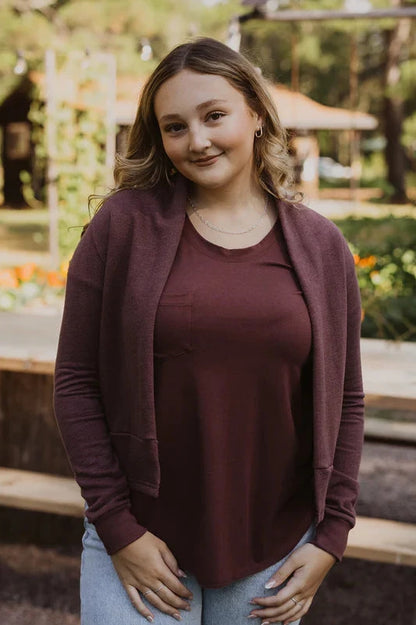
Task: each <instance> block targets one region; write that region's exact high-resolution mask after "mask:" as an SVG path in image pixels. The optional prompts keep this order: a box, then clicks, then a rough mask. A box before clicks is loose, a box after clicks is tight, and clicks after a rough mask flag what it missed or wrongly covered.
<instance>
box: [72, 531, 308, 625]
mask: <svg viewBox="0 0 416 625" xmlns="http://www.w3.org/2000/svg"><path fill="white" fill-rule="evenodd" d="M84 523H85V533H84V536H83V539H82V543H83V552H82V558H81V625H145V623H147V625H148V621H147V620H146V619H145V617H144V616H142V615H141V614H140V613H139V612H138V611H137V610H136V608H134V607H133V606H132V604H131V603H130V600H129V598H128V596H127V593H126V591H125V590H124V587H123V586H122V584H121V582H120V580H119V578H118V575H117V573H116V571H115V569H114V567H113V563H112V560H111V558H110V556H109V555H108V554H107V551H106V549H105V547H104V545H103V543H102V541H101V539H100V538H99V536H98V534H97V532H96V530H95V527H94V525H92V524H91V523H89V522H88V521H87V520H86V519H85V521H84ZM314 531H315V528H314V526H311V527H310V528H309V529H308V530H307V532H306V533H305V535H304V536H303V537H302V538H301V540H300V541H299V543H298V544H297V545H296V546H297V547H299V546H300V545H302V544H304V543H306V542H308V541H309V540H311V538H312V537H313V535H314ZM288 555H289V554H288ZM287 557H288V556H286V557H285V558H283V559H282V560H280V561H279V562H276V563H275V564H273V565H272V566H269V567H268V568H267V569H265V570H264V571H260V572H259V573H254V575H249V576H248V577H244V578H243V579H239V580H237V581H235V582H233V583H231V584H229V585H228V586H224V587H223V588H201V586H200V585H199V583H198V582H197V580H196V578H195V577H194V576H193V575H192V574H190V573H189V572H188V571H186V574H187V575H188V577H186V578H183V579H181V582H182V583H183V584H184V585H185V586H186V587H187V588H189V590H190V591H191V592H192V593H193V599H192V601H191V610H190V612H187V611H186V610H180V614H181V616H182V621H181V622H182V624H183V625H242V624H247V625H251V624H252V625H260V623H261V620H266V619H248V618H247V616H248V615H249V613H250V611H251V610H252V609H253V608H254V607H255V606H253V605H251V604H249V601H250V599H251V598H252V597H256V596H261V595H263V596H270V595H272V594H275V593H276V591H277V590H276V588H273V589H271V590H266V589H265V588H264V585H265V583H266V582H267V581H268V579H269V577H271V575H272V574H273V573H274V572H275V571H276V569H277V568H278V567H279V566H280V565H281V564H283V562H284V561H285V560H286V558H287ZM142 598H143V601H144V602H145V603H147V602H146V598H145V597H143V595H142ZM147 605H148V607H149V608H150V610H151V611H152V613H153V614H154V616H155V619H154V621H153V622H154V625H173V623H175V622H178V621H176V620H175V619H174V618H173V617H172V616H169V615H168V614H165V613H164V612H160V610H158V609H157V608H155V607H154V606H153V605H151V604H150V603H147ZM299 623H300V620H298V621H294V622H293V624H292V625H298V624H299Z"/></svg>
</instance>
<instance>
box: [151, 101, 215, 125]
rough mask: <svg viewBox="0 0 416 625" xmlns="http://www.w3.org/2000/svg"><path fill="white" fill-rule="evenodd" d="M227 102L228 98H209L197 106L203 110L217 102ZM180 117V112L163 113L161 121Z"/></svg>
mask: <svg viewBox="0 0 416 625" xmlns="http://www.w3.org/2000/svg"><path fill="white" fill-rule="evenodd" d="M224 102H226V100H220V99H215V100H207V101H206V102H201V104H198V106H197V107H196V110H197V111H201V110H203V109H206V108H209V107H210V106H214V105H216V104H221V103H224ZM178 117H180V115H179V113H171V114H169V115H163V117H161V118H160V120H159V123H160V124H162V123H165V122H170V121H172V120H175V119H178Z"/></svg>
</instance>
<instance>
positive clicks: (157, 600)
mask: <svg viewBox="0 0 416 625" xmlns="http://www.w3.org/2000/svg"><path fill="white" fill-rule="evenodd" d="M146 599H147V601H149V603H151V604H152V605H154V606H155V608H157V609H158V610H160V611H161V612H164V613H165V614H169V615H170V616H173V618H175V619H176V620H177V621H180V620H181V619H182V617H181V615H180V614H179V610H178V608H176V607H174V606H172V605H169V604H168V603H166V601H163V599H162V598H161V597H160V596H159V595H158V594H157V593H156V592H153V591H152V592H150V593H149V594H147V595H146Z"/></svg>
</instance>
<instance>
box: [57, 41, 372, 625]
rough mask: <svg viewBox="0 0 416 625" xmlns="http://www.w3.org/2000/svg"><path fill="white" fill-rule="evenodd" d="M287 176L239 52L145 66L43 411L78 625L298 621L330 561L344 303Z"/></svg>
mask: <svg viewBox="0 0 416 625" xmlns="http://www.w3.org/2000/svg"><path fill="white" fill-rule="evenodd" d="M289 175H290V169H289V165H288V156H287V151H286V144H285V137H284V132H283V130H282V127H281V125H280V123H279V119H278V116H277V113H276V110H275V108H274V105H273V103H272V101H271V98H270V96H269V94H268V93H267V89H266V88H265V85H264V83H263V80H262V79H261V77H260V76H259V75H258V73H257V71H256V70H255V68H254V67H253V66H252V65H251V64H250V63H249V62H248V61H247V60H246V59H245V58H244V57H242V56H241V55H239V54H237V53H236V52H233V51H232V50H230V49H229V48H227V47H226V46H224V45H223V44H221V43H219V42H217V41H215V40H212V39H202V40H198V41H196V42H194V43H189V44H184V45H181V46H179V47H177V48H176V49H174V50H173V51H172V52H171V53H170V54H169V55H168V56H167V57H166V58H165V59H164V60H163V61H162V62H161V63H160V65H159V66H158V67H157V69H156V70H155V71H154V73H153V74H152V76H151V77H150V79H149V80H148V82H147V84H146V86H145V88H144V90H143V93H142V95H141V100H140V104H139V107H138V112H137V117H136V120H135V122H134V125H133V127H132V130H131V134H130V140H129V146H128V150H127V155H126V157H125V158H121V157H120V158H119V160H118V164H117V166H116V169H115V179H116V189H115V190H114V191H113V192H112V193H111V194H110V195H109V197H107V198H106V199H105V201H104V203H103V205H102V207H101V208H100V210H99V211H98V212H97V213H96V215H95V216H94V218H93V219H92V221H91V223H90V225H89V227H88V229H87V230H86V232H85V234H84V236H83V237H82V239H81V241H80V243H79V245H78V247H77V249H76V251H75V254H74V256H73V258H72V260H71V263H70V268H69V273H68V284H67V294H66V302H65V310H64V317H63V322H62V328H61V335H60V341H59V348H58V355H57V362H56V376H55V380H56V383H55V411H56V416H57V420H58V423H59V426H60V429H61V432H62V437H63V440H64V443H65V446H66V449H67V452H68V456H69V459H70V462H71V465H72V467H73V470H74V473H75V477H76V479H77V481H78V483H79V484H80V486H81V489H82V494H83V496H84V498H85V500H86V504H87V510H86V520H85V527H86V531H85V534H84V539H83V543H84V550H83V555H82V567H81V620H82V623H83V625H95V624H97V625H98V624H100V625H101V624H102V623H106V624H107V625H113V624H114V625H115V624H118V623H120V624H123V625H130V624H133V623H141V622H144V621H145V619H147V620H148V621H150V622H152V621H153V620H154V622H155V623H169V622H172V618H175V619H177V620H182V621H183V622H184V623H186V624H189V625H196V624H198V625H200V624H201V623H203V624H204V625H218V624H224V625H230V624H234V623H235V624H237V623H242V622H245V619H246V618H251V619H254V621H253V622H255V623H261V624H262V625H266V624H267V623H285V624H286V623H293V622H295V623H299V620H300V618H301V617H302V616H303V615H304V614H306V612H307V611H308V609H309V607H310V605H311V602H312V599H313V597H314V595H315V593H316V591H317V589H318V587H319V586H320V584H321V582H322V580H323V579H324V577H325V575H326V574H327V573H328V571H329V570H330V568H331V567H332V566H333V564H334V562H335V561H336V560H340V559H341V557H342V554H343V552H344V550H345V546H346V541H347V535H348V531H349V529H350V528H351V527H352V526H353V524H354V505H355V501H356V497H357V473H358V466H359V460H360V453H361V445H362V433H363V392H362V383H361V371H360V354H359V341H360V317H361V309H360V299H359V292H358V287H357V282H356V278H355V272H354V263H353V261H352V257H351V254H350V253H349V250H348V247H347V245H346V242H345V241H344V239H343V238H342V236H341V234H340V233H339V231H338V230H337V229H336V228H335V226H334V225H333V224H332V223H330V222H329V221H328V220H326V219H325V218H323V217H321V216H320V215H318V214H316V213H314V212H313V211H312V210H310V209H308V208H306V207H304V206H302V205H300V204H296V203H294V202H291V201H289V200H287V199H285V197H286V196H287V191H285V188H286V187H287V184H288V181H289V177H290V176H289Z"/></svg>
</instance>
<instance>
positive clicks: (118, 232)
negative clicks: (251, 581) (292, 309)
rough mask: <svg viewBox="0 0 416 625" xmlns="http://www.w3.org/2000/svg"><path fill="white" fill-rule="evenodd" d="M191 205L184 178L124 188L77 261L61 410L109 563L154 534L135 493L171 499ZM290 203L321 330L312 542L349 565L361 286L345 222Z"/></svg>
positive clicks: (63, 353)
mask: <svg viewBox="0 0 416 625" xmlns="http://www.w3.org/2000/svg"><path fill="white" fill-rule="evenodd" d="M185 204H186V181H185V180H184V179H183V178H181V177H179V176H178V178H177V181H176V183H175V184H174V186H173V188H170V189H169V190H164V191H159V192H158V193H156V192H154V191H143V190H140V189H130V190H123V191H119V192H117V193H116V194H115V195H113V196H112V197H111V198H109V199H108V200H107V201H106V202H105V203H104V205H103V206H102V208H101V209H100V210H99V211H98V213H97V214H96V215H95V216H94V217H93V219H92V220H91V223H90V225H89V227H88V229H87V230H86V232H85V234H84V236H83V237H82V239H81V240H80V242H79V244H78V247H77V249H76V250H75V253H74V255H73V258H72V260H71V262H70V265H69V271H68V282H67V289H66V299H65V307H64V314H63V320H62V327H61V332H60V338H59V345H58V353H57V359H56V369H55V391H54V407H55V414H56V418H57V421H58V425H59V428H60V431H61V435H62V439H63V442H64V445H65V448H66V450H67V454H68V457H69V461H70V463H71V466H72V469H73V471H74V474H75V478H76V480H77V482H78V484H79V485H80V487H81V492H82V495H83V497H84V498H85V500H86V502H87V504H88V511H87V516H88V519H89V520H90V521H91V522H92V523H94V524H95V526H96V528H97V531H98V534H99V535H100V537H101V539H102V541H103V543H104V545H105V546H106V548H107V550H108V552H109V553H114V552H115V551H117V550H118V549H121V548H122V547H124V546H125V545H127V544H129V543H130V542H132V541H133V540H135V539H136V538H138V537H139V536H141V535H142V533H143V529H141V528H140V526H139V523H138V520H137V519H136V518H135V517H134V515H133V514H132V512H131V509H130V497H129V491H130V489H132V490H138V491H140V492H142V493H145V494H147V495H150V496H153V497H157V496H158V492H159V485H160V467H159V460H158V443H157V434H156V420H155V407H154V387H153V385H154V372H153V331H154V321H155V315H156V311H157V306H158V301H159V297H160V295H161V293H162V290H163V287H164V284H165V282H166V280H167V277H168V274H169V271H170V268H171V266H172V263H173V260H174V257H175V253H176V250H177V247H178V244H179V240H180V237H181V233H182V228H183V226H184V220H185ZM277 206H278V211H279V218H280V222H281V226H282V230H283V234H284V237H285V240H286V244H287V247H288V251H289V255H290V257H291V260H292V263H293V266H294V268H295V271H296V273H297V276H298V279H299V281H300V284H301V287H302V289H303V292H304V296H305V300H306V303H307V306H308V310H309V314H310V318H311V324H312V335H313V413H314V427H313V436H314V455H313V468H314V487H315V508H316V518H315V520H316V523H317V530H316V537H315V539H314V541H313V542H314V543H315V544H316V545H317V546H319V547H321V548H322V549H325V550H326V551H328V552H329V553H332V554H333V555H334V556H335V557H336V558H337V559H341V557H342V554H343V552H344V550H345V547H346V543H347V536H348V531H349V530H350V528H351V527H352V526H353V525H354V522H355V511H354V509H355V503H356V498H357V494H358V482H357V475H358V469H359V462H360V457H361V449H362V441H363V412H364V404H363V398H364V395H363V390H362V378H361V364H360V320H361V304H360V296H359V290H358V285H357V280H356V276H355V268H354V263H353V259H352V256H351V253H350V251H349V249H348V246H347V244H346V242H345V240H344V238H343V237H342V235H341V233H340V232H339V230H338V229H337V228H336V227H335V225H334V224H333V223H332V222H330V221H329V220H327V219H326V218H324V217H322V216H321V215H319V214H317V213H315V212H314V211H312V210H311V209H309V208H306V207H305V206H303V205H301V204H292V203H289V202H284V201H278V203H277ZM259 453H261V452H260V450H259ZM271 496H272V493H271Z"/></svg>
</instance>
